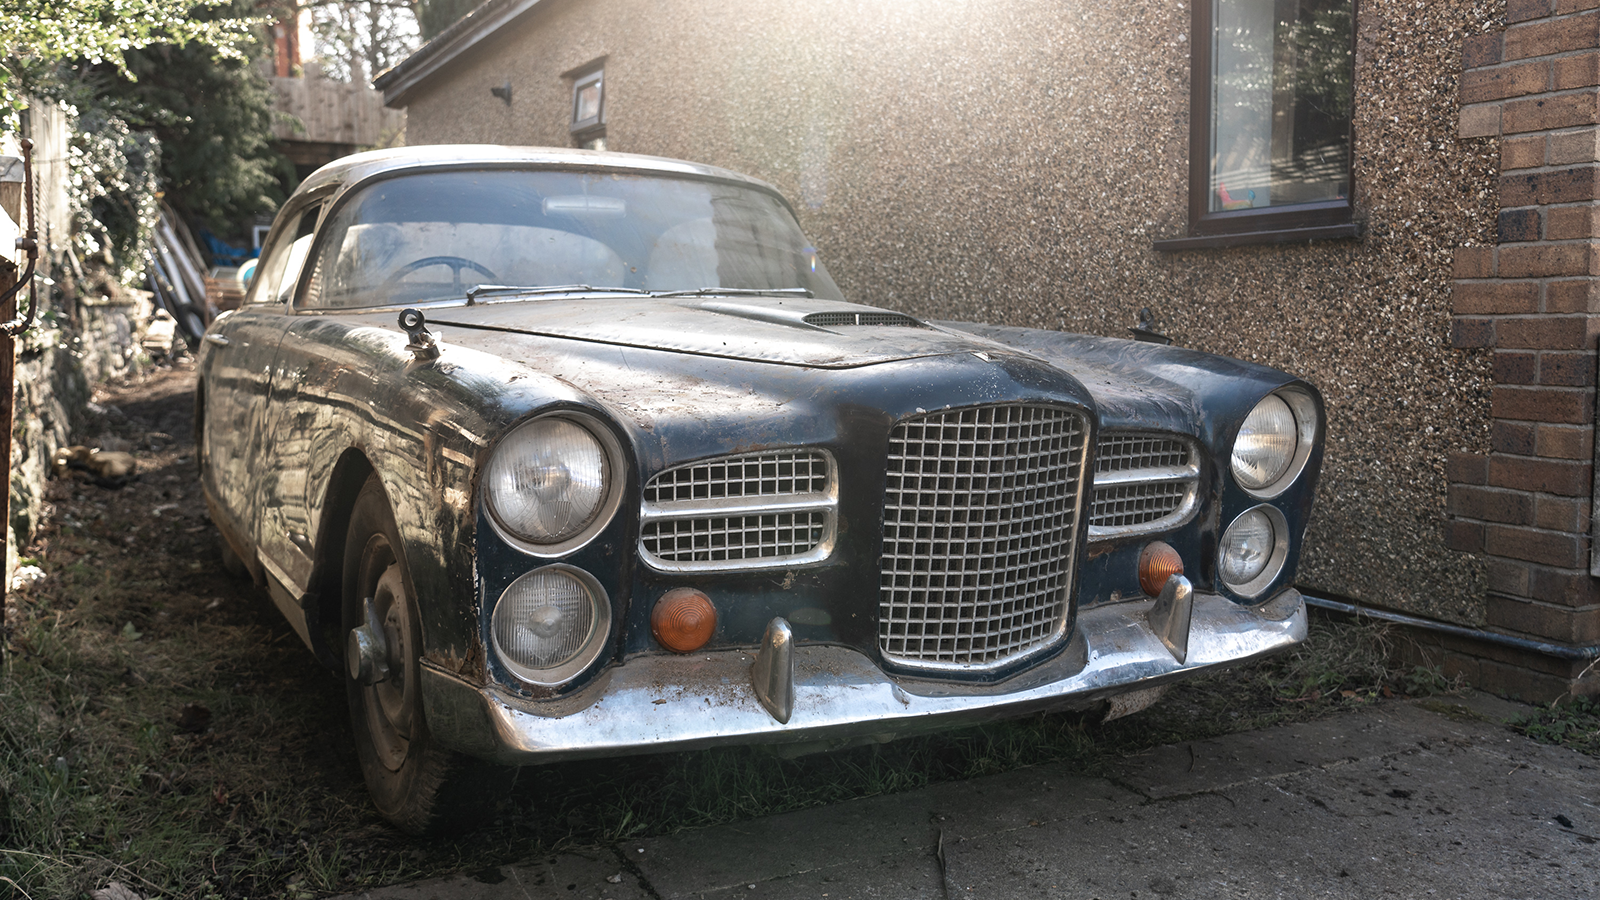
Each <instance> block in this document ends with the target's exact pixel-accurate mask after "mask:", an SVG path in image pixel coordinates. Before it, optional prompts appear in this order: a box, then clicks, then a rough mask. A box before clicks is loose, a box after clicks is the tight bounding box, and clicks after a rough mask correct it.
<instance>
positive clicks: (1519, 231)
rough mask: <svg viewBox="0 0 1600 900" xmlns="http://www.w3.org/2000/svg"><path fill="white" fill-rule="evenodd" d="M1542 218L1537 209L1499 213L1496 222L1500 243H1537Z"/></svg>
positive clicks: (1541, 228)
mask: <svg viewBox="0 0 1600 900" xmlns="http://www.w3.org/2000/svg"><path fill="white" fill-rule="evenodd" d="M1543 220H1544V217H1543V216H1541V215H1540V214H1539V210H1537V209H1506V210H1501V211H1500V218H1499V220H1498V222H1497V225H1498V228H1499V231H1500V243H1502V244H1511V243H1516V242H1518V241H1537V240H1538V239H1539V238H1540V236H1541V234H1540V233H1541V232H1542V231H1543V230H1544V229H1543V227H1542V223H1543Z"/></svg>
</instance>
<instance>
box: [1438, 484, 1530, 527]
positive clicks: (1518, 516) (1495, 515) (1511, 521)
mask: <svg viewBox="0 0 1600 900" xmlns="http://www.w3.org/2000/svg"><path fill="white" fill-rule="evenodd" d="M1446 508H1447V509H1448V511H1449V513H1450V515H1452V516H1458V517H1460V518H1462V519H1476V520H1479V521H1482V522H1494V523H1496V524H1499V525H1532V524H1533V513H1534V500H1533V495H1532V494H1528V493H1526V492H1523V491H1507V490H1503V489H1500V488H1491V487H1479V486H1477V485H1471V484H1458V485H1456V486H1455V487H1454V488H1452V489H1451V490H1450V498H1449V505H1448V506H1447V507H1446Z"/></svg>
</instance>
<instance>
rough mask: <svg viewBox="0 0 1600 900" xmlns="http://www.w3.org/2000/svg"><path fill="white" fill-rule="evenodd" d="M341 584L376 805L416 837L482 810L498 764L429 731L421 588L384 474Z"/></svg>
mask: <svg viewBox="0 0 1600 900" xmlns="http://www.w3.org/2000/svg"><path fill="white" fill-rule="evenodd" d="M343 588H344V590H343V594H342V598H341V599H342V601H343V604H342V605H343V626H344V627H343V634H344V635H345V636H346V639H347V640H346V651H345V652H346V654H347V659H346V663H347V665H346V666H345V696H346V698H347V700H348V701H349V705H350V724H351V727H352V729H353V730H354V732H355V738H356V755H357V756H358V757H359V758H360V760H361V773H362V775H363V776H364V777H365V778H366V782H367V790H368V792H369V793H370V794H371V795H372V802H373V805H374V806H376V807H377V808H378V812H379V813H381V814H382V815H383V817H384V818H385V819H388V820H389V821H390V822H392V823H393V824H394V825H395V826H396V827H398V828H400V829H402V830H404V831H407V832H410V833H412V834H423V833H426V832H428V831H431V830H435V829H437V828H439V827H441V826H443V825H445V824H447V823H455V822H458V821H460V820H462V819H463V818H464V817H465V816H467V815H470V814H471V813H473V812H475V811H477V810H479V809H480V808H481V807H482V805H483V801H484V800H486V799H487V797H486V796H485V791H484V782H485V781H486V779H485V778H484V776H485V775H486V774H493V771H491V769H490V767H487V766H486V765H485V764H483V763H480V762H478V761H476V760H472V759H469V758H467V757H464V756H461V755H460V754H457V753H455V752H453V751H450V750H448V749H446V748H444V747H441V746H439V745H438V744H437V743H436V742H435V741H434V739H433V735H432V734H431V733H430V732H429V731H428V723H427V722H426V721H425V719H424V717H423V711H422V691H421V674H422V673H421V665H420V660H421V656H422V630H421V627H420V622H419V618H418V610H417V601H416V591H415V589H414V588H413V586H412V581H411V573H410V570H409V569H407V567H406V560H405V556H404V554H403V553H402V551H401V543H400V533H399V528H397V527H396V525H395V521H394V513H393V512H391V511H390V508H389V501H388V498H387V497H385V495H384V492H383V485H382V483H381V482H379V481H378V479H377V476H372V477H370V478H368V479H367V483H366V484H365V485H364V486H363V487H362V488H361V493H360V494H359V495H357V497H356V502H355V507H354V509H353V510H352V511H351V514H350V529H349V531H348V532H347V537H346V540H345V552H344V585H343ZM363 648H364V649H363ZM494 771H499V770H494ZM489 780H494V779H489Z"/></svg>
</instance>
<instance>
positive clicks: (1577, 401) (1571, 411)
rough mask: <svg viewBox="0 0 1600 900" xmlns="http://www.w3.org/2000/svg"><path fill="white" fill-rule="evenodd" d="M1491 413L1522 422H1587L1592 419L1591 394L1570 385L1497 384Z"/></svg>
mask: <svg viewBox="0 0 1600 900" xmlns="http://www.w3.org/2000/svg"><path fill="white" fill-rule="evenodd" d="M1490 414H1491V415H1493V416H1494V417H1495V418H1497V419H1516V420H1519V421H1523V422H1562V423H1566V424H1586V423H1588V422H1591V421H1593V420H1594V394H1593V392H1591V391H1584V390H1574V389H1572V388H1552V387H1519V386H1517V385H1505V384H1497V385H1495V386H1494V394H1493V398H1492V399H1491V401H1490Z"/></svg>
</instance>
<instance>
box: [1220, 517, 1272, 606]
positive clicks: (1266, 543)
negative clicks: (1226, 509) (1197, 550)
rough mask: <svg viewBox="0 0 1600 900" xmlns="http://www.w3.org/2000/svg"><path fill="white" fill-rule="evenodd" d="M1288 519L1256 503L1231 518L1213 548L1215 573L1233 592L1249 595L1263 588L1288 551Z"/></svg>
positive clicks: (1269, 582) (1270, 579) (1269, 581)
mask: <svg viewBox="0 0 1600 900" xmlns="http://www.w3.org/2000/svg"><path fill="white" fill-rule="evenodd" d="M1287 532H1288V522H1286V521H1284V518H1283V513H1281V512H1279V511H1278V510H1277V509H1275V508H1273V507H1270V506H1258V507H1256V508H1254V509H1251V510H1248V511H1246V512H1245V513H1244V514H1243V515H1241V516H1239V518H1237V519H1234V520H1233V524H1232V525H1229V526H1228V530H1227V531H1226V532H1224V533H1223V535H1222V543H1221V546H1219V547H1218V548H1217V573H1218V575H1220V576H1221V578H1222V583H1223V584H1225V585H1227V586H1228V588H1229V589H1230V590H1232V591H1233V592H1234V593H1236V594H1239V595H1241V596H1244V597H1253V596H1255V595H1256V594H1259V593H1261V592H1262V591H1263V590H1265V589H1266V587H1267V585H1269V584H1271V583H1272V580H1273V579H1274V578H1277V577H1278V573H1279V572H1281V571H1283V563H1284V559H1285V557H1286V556H1287V555H1288V533H1287Z"/></svg>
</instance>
